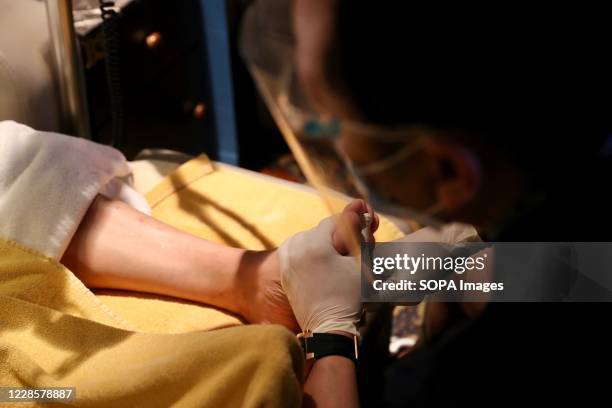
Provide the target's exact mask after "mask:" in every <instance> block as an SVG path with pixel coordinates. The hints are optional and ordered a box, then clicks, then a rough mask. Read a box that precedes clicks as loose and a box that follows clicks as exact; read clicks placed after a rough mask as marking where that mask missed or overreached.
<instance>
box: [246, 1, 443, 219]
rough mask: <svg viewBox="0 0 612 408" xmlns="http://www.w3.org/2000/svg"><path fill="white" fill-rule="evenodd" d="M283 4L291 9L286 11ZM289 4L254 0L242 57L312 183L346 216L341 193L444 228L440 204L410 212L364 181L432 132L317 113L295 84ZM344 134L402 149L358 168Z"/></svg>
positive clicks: (386, 211)
mask: <svg viewBox="0 0 612 408" xmlns="http://www.w3.org/2000/svg"><path fill="white" fill-rule="evenodd" d="M283 4H285V5H286V6H287V9H283V7H281V6H282V5H283ZM290 4H291V2H289V1H284V2H282V1H278V0H259V1H257V2H255V4H254V7H253V8H252V9H250V10H249V11H248V12H247V14H246V16H245V18H244V21H243V26H242V33H241V53H242V55H243V58H244V59H245V61H246V63H247V66H248V67H249V69H250V72H251V74H252V76H253V78H254V80H255V83H256V84H257V87H258V89H259V91H260V93H261V95H262V96H263V98H264V101H265V103H266V105H267V107H268V109H269V110H270V112H271V114H272V116H273V118H274V120H275V122H276V125H277V126H278V128H279V130H280V131H281V133H282V134H283V136H284V138H285V140H286V141H287V144H288V145H289V147H290V148H291V150H292V153H293V154H294V156H295V158H296V160H297V162H298V164H299V165H300V168H301V169H302V171H303V173H304V175H305V176H306V178H307V179H308V182H309V183H310V184H311V185H312V186H313V187H315V188H316V189H317V190H318V191H319V193H320V194H321V196H322V197H323V199H324V201H325V203H326V204H327V206H328V207H329V209H330V211H331V212H332V213H339V212H341V210H342V208H343V206H344V203H345V201H344V200H339V199H338V198H339V196H338V193H340V194H341V195H344V196H350V197H356V198H363V199H365V200H366V201H368V202H369V203H370V205H371V206H372V207H373V208H375V209H376V210H377V211H380V212H381V213H384V214H388V215H392V216H395V217H398V218H402V219H406V220H409V221H416V222H418V223H419V224H421V225H423V226H424V225H428V226H434V227H439V226H441V225H442V224H443V222H441V221H439V220H437V219H436V218H435V215H436V214H438V213H439V209H440V205H439V204H437V203H436V204H433V205H431V206H430V207H429V208H428V209H427V210H426V211H416V210H411V209H409V208H405V207H404V206H402V205H399V204H395V203H393V202H391V201H390V200H388V199H386V198H385V194H384V192H378V191H377V189H376V187H375V186H372V185H369V184H368V183H367V181H366V180H367V177H364V176H372V175H374V174H377V173H380V172H383V171H388V170H389V169H391V168H392V167H394V166H396V165H398V164H400V163H404V162H405V161H407V160H409V159H410V157H411V156H412V155H413V154H415V153H416V152H417V151H419V150H420V149H421V148H422V144H421V143H420V141H421V140H422V139H423V138H425V137H428V134H427V133H428V132H426V131H424V130H423V129H422V128H420V127H417V126H405V127H400V128H385V127H380V126H374V125H369V124H363V123H355V122H350V121H343V120H342V121H341V120H338V119H337V118H334V117H330V116H329V115H325V114H324V113H320V112H317V111H316V110H314V109H313V108H312V106H311V105H310V104H309V102H308V98H306V97H305V96H304V92H303V90H302V89H301V86H300V84H299V81H297V80H296V75H295V71H294V64H293V60H294V50H293V43H294V39H293V35H292V33H291V31H290V24H287V21H285V20H284V19H287V18H290V11H289V9H288V7H290ZM345 132H346V133H345ZM343 134H347V135H348V134H350V135H357V136H358V137H360V138H364V139H366V140H367V141H368V143H369V144H378V143H381V144H385V143H387V144H388V143H393V146H397V145H400V146H401V147H400V148H399V150H396V151H395V152H394V153H391V154H390V155H389V156H388V157H384V158H382V159H380V158H377V159H376V160H374V161H373V162H371V163H369V164H366V165H361V166H357V165H355V164H354V163H353V162H352V160H351V159H350V158H349V157H348V155H347V154H345V152H343V151H342V149H340V148H339V147H338V146H337V143H336V142H337V140H338V139H339V137H340V136H341V135H343ZM409 135H412V136H409ZM389 146H390V145H387V146H385V147H389ZM387 150H388V149H387Z"/></svg>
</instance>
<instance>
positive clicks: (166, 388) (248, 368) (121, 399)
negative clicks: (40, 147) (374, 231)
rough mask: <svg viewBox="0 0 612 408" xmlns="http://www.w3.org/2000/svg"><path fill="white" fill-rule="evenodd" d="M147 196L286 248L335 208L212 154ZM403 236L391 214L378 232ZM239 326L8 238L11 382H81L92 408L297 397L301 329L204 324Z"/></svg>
mask: <svg viewBox="0 0 612 408" xmlns="http://www.w3.org/2000/svg"><path fill="white" fill-rule="evenodd" d="M148 200H149V201H150V203H151V205H152V207H153V213H154V216H156V217H157V218H159V219H161V220H163V221H165V222H168V223H169V224H172V225H174V226H176V227H178V228H181V229H183V230H186V231H189V232H191V233H194V234H196V235H199V236H201V237H204V238H207V239H210V240H214V241H216V242H224V243H227V244H230V245H238V246H243V247H247V248H269V247H273V246H276V245H278V244H279V243H280V242H281V241H282V240H283V239H285V238H286V237H287V236H289V235H291V234H293V233H295V232H298V231H300V230H302V229H305V228H309V227H311V226H313V225H315V224H316V223H317V222H318V221H319V220H320V219H321V218H322V217H324V216H326V211H325V208H324V207H323V205H322V204H321V203H320V201H319V199H318V197H317V196H316V195H314V194H312V193H311V192H308V191H306V190H304V191H302V190H299V189H298V190H296V188H294V187H292V186H290V185H287V184H284V183H275V182H271V181H270V180H268V179H265V178H259V177H256V176H254V175H252V174H250V173H246V172H243V171H241V170H238V169H231V168H226V167H221V168H214V167H213V166H212V164H211V163H210V162H208V160H207V159H205V158H203V157H201V158H198V159H195V160H193V161H191V162H188V163H186V164H185V165H183V166H182V167H181V168H179V169H178V170H177V171H176V172H175V173H174V174H172V175H171V176H169V177H167V178H166V179H165V180H163V181H162V182H161V183H160V184H159V185H158V186H157V188H155V189H154V190H153V191H152V192H151V193H150V194H149V196H148ZM247 220H248V221H247ZM399 235H401V233H400V232H399V231H398V230H397V229H395V228H394V227H393V226H392V224H390V223H388V222H387V221H385V220H383V221H382V224H381V232H380V233H379V234H378V237H377V238H378V239H382V240H391V239H395V238H397V237H398V236H399ZM237 324H239V321H238V320H237V319H236V318H235V317H233V316H230V315H228V314H226V313H223V312H220V311H217V310H215V309H212V308H207V307H204V306H201V305H196V304H193V303H189V302H181V301H178V300H175V299H167V298H160V297H150V296H144V295H137V294H125V293H117V292H114V293H109V292H105V293H101V294H98V296H96V295H94V294H93V293H92V292H91V291H89V290H88V289H87V288H86V287H85V286H83V284H82V283H81V282H80V281H79V280H78V279H77V278H76V277H75V276H74V275H73V274H72V273H71V272H70V271H69V270H68V269H66V268H64V267H63V266H62V265H61V264H59V263H57V262H55V261H53V260H51V259H49V258H47V257H45V256H44V255H42V254H40V253H38V252H36V251H33V250H31V249H29V248H26V247H24V246H22V245H20V244H18V243H15V242H12V241H9V240H6V239H3V238H1V237H0V386H15V387H52V386H55V387H57V386H67V387H69V386H76V387H77V400H76V401H75V402H74V404H75V405H78V406H92V407H93V406H100V407H106V406H113V407H114V406H119V407H122V406H126V407H128V406H129V407H133V406H143V407H156V406H160V407H162V406H170V405H174V406H187V407H191V406H211V407H226V406H227V407H229V406H231V407H234V406H298V405H299V404H300V400H301V382H302V380H303V379H302V377H301V376H302V374H301V373H302V364H303V361H302V358H301V354H300V350H299V346H298V344H297V342H296V340H295V337H294V336H293V335H292V334H291V333H289V332H288V331H287V330H286V329H284V328H282V327H279V326H239V327H230V328H223V329H219V330H215V331H202V330H203V329H212V328H219V327H222V326H227V325H237ZM27 405H28V404H16V405H15V406H19V407H23V406H27ZM2 406H5V405H2Z"/></svg>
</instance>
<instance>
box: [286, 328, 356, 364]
mask: <svg viewBox="0 0 612 408" xmlns="http://www.w3.org/2000/svg"><path fill="white" fill-rule="evenodd" d="M297 337H298V340H299V342H300V344H301V345H302V350H303V351H304V356H305V357H306V360H308V359H311V358H314V359H316V360H318V359H320V358H323V357H327V356H341V357H346V358H348V359H349V360H351V361H353V362H354V363H356V362H357V359H358V357H359V347H358V346H359V344H358V341H357V336H353V337H352V338H350V337H347V336H343V335H342V334H334V333H313V332H311V331H306V332H304V333H300V334H298V336H297Z"/></svg>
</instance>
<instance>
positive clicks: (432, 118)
mask: <svg viewBox="0 0 612 408" xmlns="http://www.w3.org/2000/svg"><path fill="white" fill-rule="evenodd" d="M416 3H417V2H408V1H377V2H366V1H362V0H339V3H338V9H337V12H338V14H337V28H336V38H335V42H334V47H332V49H331V50H330V58H329V65H328V73H329V75H332V76H334V79H335V80H337V81H342V83H343V88H344V89H345V90H346V91H347V92H348V93H349V96H350V97H351V98H352V100H353V101H354V102H355V103H356V105H357V108H358V109H359V110H360V111H361V112H362V114H363V116H364V117H365V118H366V120H368V121H371V122H374V123H378V124H383V125H390V126H395V125H402V124H408V123H411V124H415V123H419V124H426V125H429V126H433V127H440V128H450V129H460V130H462V131H468V132H470V133H472V134H474V135H480V137H481V138H483V139H484V140H485V141H486V142H487V143H494V144H495V145H498V146H501V147H502V148H503V149H505V150H506V151H507V152H509V153H510V154H511V155H512V156H513V157H515V158H516V159H517V160H518V161H519V162H521V164H523V165H524V166H526V167H541V166H543V165H544V166H555V165H556V164H559V163H555V161H561V160H562V159H564V158H567V157H569V156H570V155H571V156H574V157H578V158H580V157H583V158H585V160H586V158H587V157H591V156H592V155H593V154H594V152H595V151H596V150H597V149H598V148H599V147H600V146H601V145H602V144H603V141H604V139H605V138H606V137H607V135H609V134H610V131H611V130H612V129H611V128H612V126H611V125H612V93H611V92H610V91H611V89H612V86H611V83H612V64H611V59H610V57H609V51H610V49H611V47H612V40H610V36H609V33H606V31H608V30H609V28H608V25H607V23H605V21H604V18H605V16H606V13H605V12H604V11H603V10H601V11H599V12H598V11H596V10H593V9H590V10H589V12H588V13H580V12H579V11H577V10H576V7H569V6H568V7H567V8H566V9H564V8H562V7H561V6H559V5H558V4H556V5H555V6H554V8H553V7H547V8H541V9H537V8H536V7H535V6H533V4H530V5H529V6H519V5H516V4H515V3H513V4H510V5H507V6H502V5H489V6H488V7H489V8H485V7H483V6H482V5H480V6H478V8H475V9H468V8H466V6H465V4H463V3H462V4H461V5H460V6H455V7H454V8H452V9H451V8H449V6H448V5H444V6H442V5H439V6H437V7H436V9H435V10H423V9H422V8H419V7H417V6H415V4H416ZM491 7H495V8H494V9H493V8H491ZM547 154H548V156H549V157H548V159H550V160H546V163H543V164H535V163H533V162H534V161H535V160H536V159H541V158H542V155H547ZM539 161H541V160H539ZM532 170H533V169H532Z"/></svg>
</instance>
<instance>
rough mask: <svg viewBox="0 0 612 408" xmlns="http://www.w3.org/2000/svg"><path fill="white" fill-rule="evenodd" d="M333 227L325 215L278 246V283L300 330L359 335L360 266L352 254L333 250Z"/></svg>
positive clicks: (331, 220) (334, 226) (332, 223)
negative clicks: (321, 219) (310, 226)
mask: <svg viewBox="0 0 612 408" xmlns="http://www.w3.org/2000/svg"><path fill="white" fill-rule="evenodd" d="M335 228H336V225H335V223H334V221H333V219H332V218H331V217H330V218H326V219H324V220H323V221H321V222H320V223H319V225H318V226H316V227H315V228H313V229H311V230H308V231H304V232H301V233H299V234H297V235H294V236H293V237H291V238H289V239H288V240H287V241H285V242H284V243H283V244H282V245H281V246H280V247H279V249H278V255H279V258H280V272H281V285H282V287H283V290H284V291H285V294H286V295H287V298H288V299H289V303H290V304H291V307H292V308H293V312H294V314H295V318H296V320H297V322H298V323H299V325H300V327H301V328H302V330H303V331H307V330H310V331H312V332H313V333H328V332H331V331H343V332H347V333H351V334H354V335H358V334H359V332H358V331H357V323H358V322H359V319H360V317H361V306H362V305H361V281H360V268H359V264H358V263H357V262H356V260H355V258H354V257H350V256H342V255H339V254H338V252H337V251H336V249H334V246H333V244H332V234H333V232H334V230H335Z"/></svg>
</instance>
